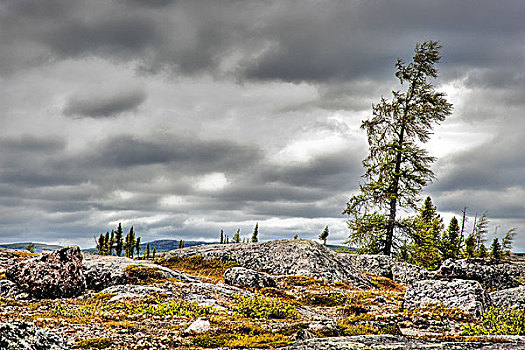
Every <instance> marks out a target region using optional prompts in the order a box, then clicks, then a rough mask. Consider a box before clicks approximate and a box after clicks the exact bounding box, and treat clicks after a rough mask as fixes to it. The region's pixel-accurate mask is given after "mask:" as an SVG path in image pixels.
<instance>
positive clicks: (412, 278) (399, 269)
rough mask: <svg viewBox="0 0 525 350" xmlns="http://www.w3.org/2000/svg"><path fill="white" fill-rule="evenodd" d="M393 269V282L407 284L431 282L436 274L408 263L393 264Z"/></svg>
mask: <svg viewBox="0 0 525 350" xmlns="http://www.w3.org/2000/svg"><path fill="white" fill-rule="evenodd" d="M391 269H392V280H394V281H395V282H400V283H405V284H411V283H414V282H416V281H423V280H430V279H433V278H434V276H435V272H430V271H428V270H427V269H425V268H423V267H421V266H417V265H412V264H409V263H406V262H395V263H392V266H391Z"/></svg>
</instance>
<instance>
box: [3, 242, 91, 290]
mask: <svg viewBox="0 0 525 350" xmlns="http://www.w3.org/2000/svg"><path fill="white" fill-rule="evenodd" d="M6 277H7V279H8V280H10V281H12V282H15V283H16V284H17V285H18V287H20V288H21V289H23V290H24V291H26V292H27V293H29V294H30V295H31V296H33V297H35V298H51V299H53V298H67V297H72V296H77V295H79V294H81V293H82V292H83V291H84V290H85V289H86V279H85V277H84V274H83V273H82V253H81V252H80V249H79V248H78V247H77V246H69V247H65V248H62V249H59V250H56V251H54V252H52V253H50V254H44V255H42V256H39V257H36V258H33V259H29V260H25V261H20V262H18V263H16V264H14V265H13V266H10V267H9V268H8V269H7V273H6Z"/></svg>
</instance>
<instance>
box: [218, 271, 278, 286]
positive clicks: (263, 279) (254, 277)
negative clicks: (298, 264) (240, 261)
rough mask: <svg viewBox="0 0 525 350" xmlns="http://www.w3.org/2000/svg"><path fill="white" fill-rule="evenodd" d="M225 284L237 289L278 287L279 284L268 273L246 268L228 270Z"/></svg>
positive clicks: (225, 273)
mask: <svg viewBox="0 0 525 350" xmlns="http://www.w3.org/2000/svg"><path fill="white" fill-rule="evenodd" d="M224 283H226V284H228V285H230V286H237V287H251V288H264V287H277V282H275V280H274V279H273V278H272V277H271V276H270V275H268V274H267V273H264V272H258V271H255V270H251V269H247V268H244V267H232V268H230V269H228V270H226V271H225V272H224Z"/></svg>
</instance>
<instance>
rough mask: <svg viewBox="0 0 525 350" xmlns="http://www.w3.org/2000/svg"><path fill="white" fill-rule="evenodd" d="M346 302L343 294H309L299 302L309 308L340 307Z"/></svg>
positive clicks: (346, 299)
mask: <svg viewBox="0 0 525 350" xmlns="http://www.w3.org/2000/svg"><path fill="white" fill-rule="evenodd" d="M347 301H348V297H347V296H346V295H345V294H343V293H337V292H326V293H324V292H323V293H309V294H307V295H305V296H304V297H302V298H301V302H302V303H303V304H306V305H311V306H340V305H344V304H345V303H346V302H347Z"/></svg>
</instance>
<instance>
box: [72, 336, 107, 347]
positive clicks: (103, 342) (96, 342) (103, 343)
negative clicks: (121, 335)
mask: <svg viewBox="0 0 525 350" xmlns="http://www.w3.org/2000/svg"><path fill="white" fill-rule="evenodd" d="M112 344H113V340H111V338H90V339H84V340H80V341H78V342H77V343H76V344H75V345H74V346H73V349H105V348H108V347H109V346H111V345H112Z"/></svg>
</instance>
